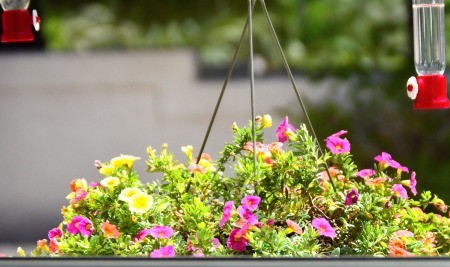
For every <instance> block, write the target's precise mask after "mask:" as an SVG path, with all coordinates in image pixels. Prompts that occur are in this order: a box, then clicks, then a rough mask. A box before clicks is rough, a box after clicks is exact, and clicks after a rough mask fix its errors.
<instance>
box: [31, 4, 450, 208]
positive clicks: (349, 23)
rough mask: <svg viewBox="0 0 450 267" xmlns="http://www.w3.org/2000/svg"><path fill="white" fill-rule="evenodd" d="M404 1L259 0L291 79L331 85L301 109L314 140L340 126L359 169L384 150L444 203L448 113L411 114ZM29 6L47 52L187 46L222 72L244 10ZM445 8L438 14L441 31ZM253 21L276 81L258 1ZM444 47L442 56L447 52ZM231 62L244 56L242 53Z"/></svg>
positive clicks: (448, 178)
mask: <svg viewBox="0 0 450 267" xmlns="http://www.w3.org/2000/svg"><path fill="white" fill-rule="evenodd" d="M32 2H33V1H32ZM411 2H412V1H411V0H366V1H361V0H339V1H336V0H267V2H266V4H267V6H268V9H269V12H270V13H271V17H272V20H273V23H274V26H275V28H276V31H277V33H278V35H279V38H280V42H281V44H282V46H283V49H284V51H285V53H286V56H287V58H288V61H289V63H290V65H291V67H292V68H293V69H294V70H295V73H296V74H299V75H306V76H308V77H310V78H311V79H316V80H318V81H320V80H322V79H330V80H332V81H335V83H336V87H331V88H330V94H334V95H335V96H336V97H335V98H334V97H331V98H329V99H330V100H326V101H323V103H321V104H320V105H317V104H314V105H312V104H311V105H309V106H308V107H309V108H308V110H309V112H310V116H311V118H312V121H313V124H314V125H315V127H316V131H317V135H318V136H319V137H325V136H327V135H329V134H330V132H329V129H347V130H348V131H349V134H348V136H347V137H348V138H349V140H350V141H351V142H352V152H353V153H354V155H355V160H356V162H357V163H358V165H359V166H360V167H361V168H369V167H371V166H372V164H373V157H374V156H376V155H377V154H379V153H381V152H382V151H386V152H388V153H390V154H392V156H393V158H394V159H396V160H397V161H399V162H400V163H401V164H403V165H406V166H408V167H410V169H412V170H415V171H416V172H417V177H418V181H419V182H418V187H419V189H430V190H432V191H433V192H435V193H437V194H438V195H439V196H441V198H443V199H445V200H446V202H450V194H449V189H450V113H449V111H448V110H434V111H415V110H413V107H412V102H411V101H409V99H408V98H407V96H406V91H405V84H406V81H407V79H408V78H409V77H410V76H412V75H416V73H415V70H414V63H413V58H412V55H413V51H412V13H411ZM446 3H447V4H449V1H446ZM33 4H35V5H36V6H37V7H38V8H39V9H40V10H41V16H42V18H43V24H42V33H41V34H42V36H43V39H44V40H45V47H46V49H47V50H50V51H86V50H104V49H114V50H128V49H133V50H136V49H148V48H157V49H167V48H178V47H192V48H194V49H195V51H197V53H198V58H199V60H200V62H201V63H202V64H204V65H207V66H216V67H218V68H220V67H224V69H225V68H226V66H227V65H228V64H229V63H230V60H231V58H232V55H233V53H234V50H235V46H236V44H237V41H238V39H239V36H240V33H241V31H242V27H243V25H244V21H245V17H246V12H247V1H243V0H228V1H223V0H191V1H179V0H166V1H154V0H128V1H118V0H98V1H95V2H94V1H87V0H78V1H53V0H40V1H34V3H33ZM449 12H450V8H447V16H446V24H447V32H448V30H450V14H448V13H449ZM253 23H254V43H255V52H256V53H257V54H258V56H260V57H262V58H264V59H265V60H266V62H267V64H268V67H269V72H268V74H267V75H280V73H282V71H283V70H282V68H281V66H282V65H281V61H280V58H279V56H278V52H277V50H276V49H275V46H274V44H273V41H272V37H271V35H270V33H269V31H268V28H267V26H266V24H265V20H264V16H263V13H262V10H261V7H260V6H259V5H257V6H256V8H255V14H254V22H253ZM448 38H450V34H447V40H448ZM448 45H450V40H448V41H447V46H448ZM447 51H449V52H448V53H447V55H450V50H449V47H447ZM447 59H449V57H448V56H447ZM240 60H241V61H242V62H245V60H246V52H245V49H244V51H243V53H242V55H241V59H240ZM224 74H225V73H224ZM224 74H223V75H224ZM223 77H225V76H223ZM342 82H344V85H345V88H346V90H342V84H341V83H342ZM338 85H341V86H338ZM300 87H301V85H300ZM300 111H301V110H300V108H299V107H298V106H296V105H289V106H284V107H280V110H279V112H280V113H285V114H288V115H289V116H292V117H295V116H297V118H298V117H299V116H300V115H299V114H300V113H301V112H300ZM324 126H326V127H324Z"/></svg>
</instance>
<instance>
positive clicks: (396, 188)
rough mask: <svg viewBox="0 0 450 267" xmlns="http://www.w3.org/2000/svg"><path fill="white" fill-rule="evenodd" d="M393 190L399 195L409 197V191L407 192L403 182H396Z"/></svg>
mask: <svg viewBox="0 0 450 267" xmlns="http://www.w3.org/2000/svg"><path fill="white" fill-rule="evenodd" d="M392 191H393V192H394V195H396V196H398V197H401V198H408V192H406V189H405V188H404V187H403V185H401V184H394V186H393V187H392Z"/></svg>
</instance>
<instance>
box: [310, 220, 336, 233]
mask: <svg viewBox="0 0 450 267" xmlns="http://www.w3.org/2000/svg"><path fill="white" fill-rule="evenodd" d="M311 224H312V226H313V227H314V228H316V230H317V232H318V233H319V235H321V236H328V237H331V238H335V237H336V231H335V230H334V228H333V227H331V225H330V223H329V222H328V221H327V219H325V218H314V219H313V220H312V222H311Z"/></svg>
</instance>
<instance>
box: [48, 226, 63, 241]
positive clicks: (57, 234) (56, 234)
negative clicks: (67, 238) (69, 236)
mask: <svg viewBox="0 0 450 267" xmlns="http://www.w3.org/2000/svg"><path fill="white" fill-rule="evenodd" d="M61 237H62V231H61V229H59V228H53V229H51V230H50V231H48V240H52V239H53V238H57V239H59V238H61Z"/></svg>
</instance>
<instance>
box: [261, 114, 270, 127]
mask: <svg viewBox="0 0 450 267" xmlns="http://www.w3.org/2000/svg"><path fill="white" fill-rule="evenodd" d="M262 127H263V128H269V127H272V117H271V116H270V115H268V114H266V115H264V117H263V120H262Z"/></svg>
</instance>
